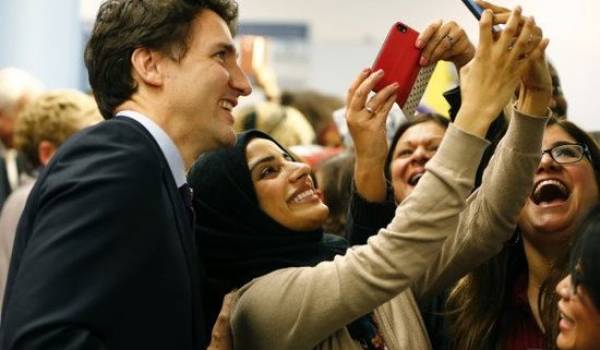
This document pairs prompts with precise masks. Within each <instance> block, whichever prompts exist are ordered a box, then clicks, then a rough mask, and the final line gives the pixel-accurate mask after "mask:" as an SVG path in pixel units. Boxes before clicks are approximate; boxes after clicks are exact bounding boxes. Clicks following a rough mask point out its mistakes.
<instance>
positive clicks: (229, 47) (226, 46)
mask: <svg viewBox="0 0 600 350" xmlns="http://www.w3.org/2000/svg"><path fill="white" fill-rule="evenodd" d="M215 46H216V48H217V49H222V50H225V51H227V52H230V53H235V54H237V49H236V48H235V45H233V44H231V43H227V42H219V43H217V44H216V45H215Z"/></svg>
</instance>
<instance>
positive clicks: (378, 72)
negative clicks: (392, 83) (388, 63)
mask: <svg viewBox="0 0 600 350" xmlns="http://www.w3.org/2000/svg"><path fill="white" fill-rule="evenodd" d="M375 75H383V69H381V68H379V69H378V70H377V72H375Z"/></svg>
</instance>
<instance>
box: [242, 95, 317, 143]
mask: <svg viewBox="0 0 600 350" xmlns="http://www.w3.org/2000/svg"><path fill="white" fill-rule="evenodd" d="M234 116H235V122H234V129H235V130H236V131H237V132H241V131H245V130H251V129H257V130H261V131H263V132H265V133H267V134H269V135H271V136H273V138H275V139H276V140H277V141H278V142H280V143H281V144H282V145H284V146H285V147H290V146H295V145H310V144H312V143H313V142H314V141H315V131H314V129H313V128H312V126H311V125H310V123H309V122H308V120H306V117H305V116H304V115H303V114H302V113H301V112H300V111H298V110H297V109H296V108H294V107H290V106H283V105H281V104H279V102H274V101H264V102H258V103H256V104H254V105H247V106H244V107H240V108H239V109H237V110H236V111H235V113H234Z"/></svg>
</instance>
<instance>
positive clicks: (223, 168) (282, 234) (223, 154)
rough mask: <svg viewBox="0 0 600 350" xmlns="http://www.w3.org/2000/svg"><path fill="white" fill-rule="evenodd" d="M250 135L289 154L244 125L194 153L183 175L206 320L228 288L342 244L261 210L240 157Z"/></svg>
mask: <svg viewBox="0 0 600 350" xmlns="http://www.w3.org/2000/svg"><path fill="white" fill-rule="evenodd" d="M254 138H263V139H268V140H271V141H273V142H274V143H275V144H277V145H278V146H279V147H280V148H281V149H282V150H283V151H284V152H286V153H288V154H289V152H287V151H286V150H285V148H283V147H282V146H281V145H279V144H278V143H277V142H276V141H275V140H273V139H272V138H271V137H270V136H268V135H267V134H264V133H262V132H260V131H257V130H250V131H247V132H244V133H242V134H240V135H238V139H237V142H236V143H235V145H234V146H233V147H231V148H226V149H220V150H217V151H214V152H210V153H208V154H205V155H203V156H202V157H200V159H198V161H196V163H195V164H194V165H193V166H192V169H191V170H190V173H189V176H188V182H189V184H190V186H191V187H192V188H193V190H194V199H193V204H194V209H195V211H196V241H197V244H198V248H199V251H200V256H201V257H202V259H203V260H204V261H203V262H204V265H205V268H206V272H207V275H208V279H209V286H208V287H209V288H208V289H209V290H208V305H207V309H208V310H209V312H210V313H211V314H210V315H209V316H210V317H211V319H210V320H209V321H210V322H211V324H212V323H213V322H214V320H215V319H216V316H217V314H218V311H219V309H220V306H221V301H222V300H223V296H224V295H225V294H226V293H228V292H229V291H231V289H233V288H239V287H241V286H243V285H244V284H246V283H247V282H249V281H250V280H252V279H253V278H255V277H259V276H262V275H265V274H267V273H269V272H272V271H275V270H277V269H281V268H285V267H297V266H314V265H316V264H318V263H319V262H321V261H325V260H333V257H334V256H335V255H336V254H343V253H344V252H345V250H346V248H347V244H346V242H345V241H344V240H343V239H341V238H334V236H332V235H324V234H323V231H322V230H321V229H317V230H313V231H308V232H297V231H293V230H290V229H288V228H286V227H284V226H282V225H281V224H279V223H277V222H276V221H275V220H273V219H272V218H271V217H270V216H268V215H267V214H266V213H265V212H263V211H262V209H261V208H260V206H259V203H258V199H257V197H256V192H255V190H254V185H253V183H252V178H251V176H250V170H249V169H248V164H247V160H246V146H247V145H248V143H249V142H250V141H251V140H252V139H254Z"/></svg>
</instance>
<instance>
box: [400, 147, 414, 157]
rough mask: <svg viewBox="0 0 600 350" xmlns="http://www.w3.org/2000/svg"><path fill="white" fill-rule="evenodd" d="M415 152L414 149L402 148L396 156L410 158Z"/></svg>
mask: <svg viewBox="0 0 600 350" xmlns="http://www.w3.org/2000/svg"><path fill="white" fill-rule="evenodd" d="M411 154H413V150H412V149H402V150H400V151H398V153H396V158H408V157H410V156H411Z"/></svg>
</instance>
